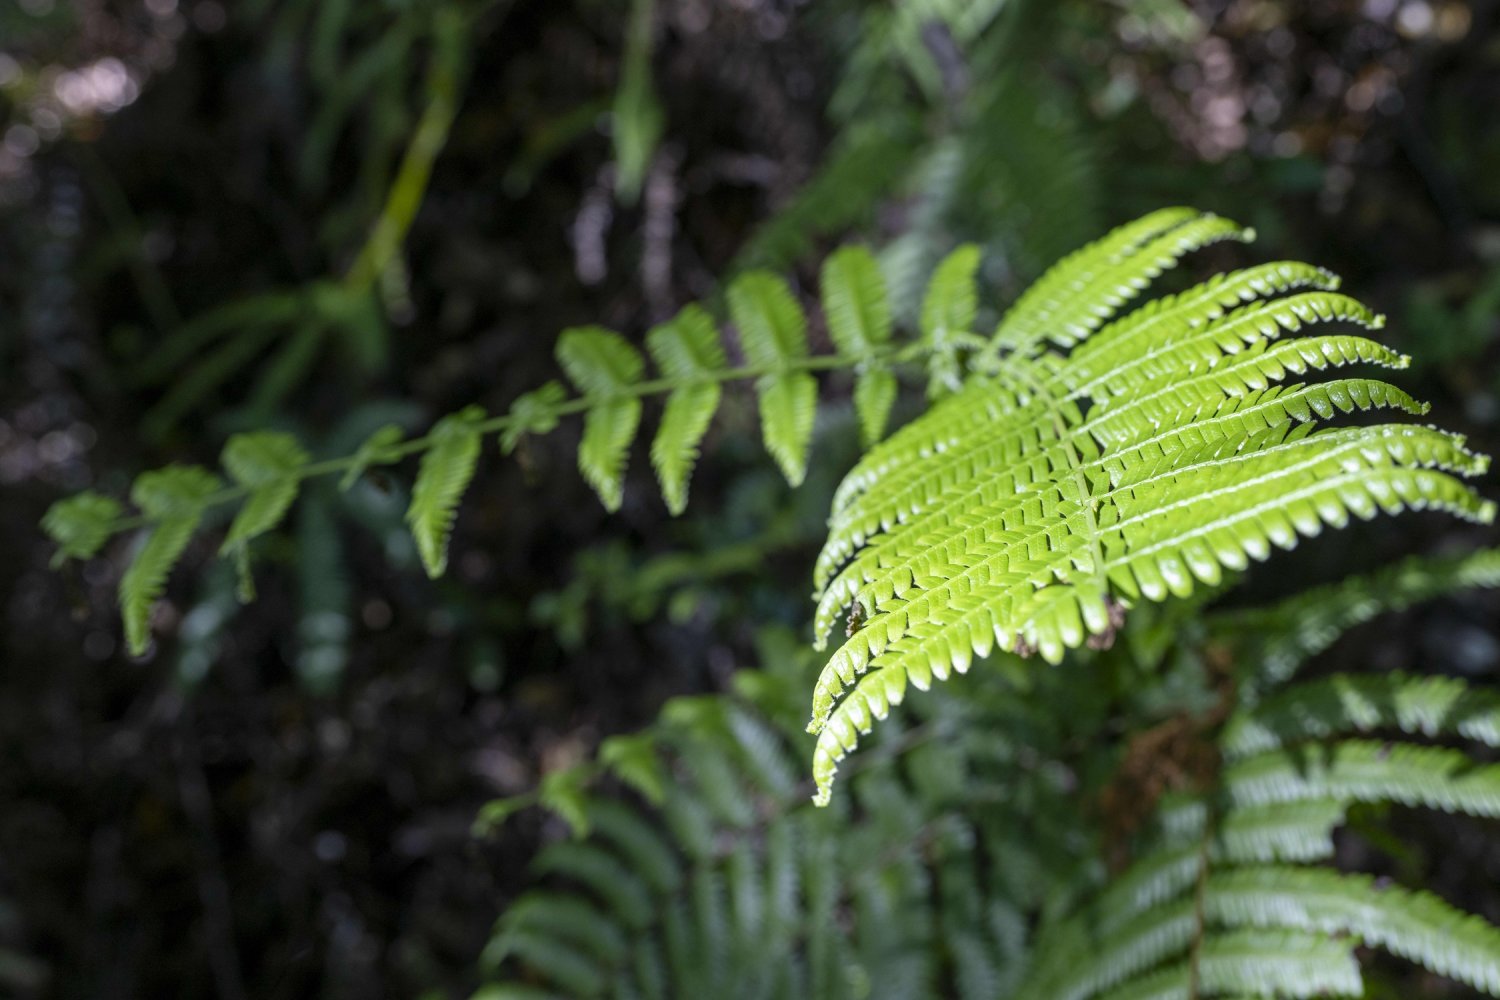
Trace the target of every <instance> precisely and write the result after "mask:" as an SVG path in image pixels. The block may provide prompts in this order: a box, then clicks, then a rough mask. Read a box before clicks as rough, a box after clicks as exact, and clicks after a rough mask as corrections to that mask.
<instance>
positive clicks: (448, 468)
mask: <svg viewBox="0 0 1500 1000" xmlns="http://www.w3.org/2000/svg"><path fill="white" fill-rule="evenodd" d="M483 420H484V410H482V409H480V408H479V407H477V406H469V407H465V408H464V409H462V410H460V411H459V412H457V413H453V414H449V415H448V416H446V417H444V418H443V419H442V420H440V421H438V423H437V425H436V426H435V427H433V429H432V435H431V436H432V440H433V445H432V447H431V448H429V449H428V450H427V451H426V452H425V453H424V454H423V455H422V463H421V465H420V466H419V467H418V470H417V481H416V483H415V484H413V486H412V491H411V505H410V506H409V507H407V510H406V523H407V525H408V526H409V527H410V528H411V533H412V538H414V539H415V540H416V543H417V552H418V553H419V554H420V555H421V557H422V566H423V568H425V569H426V570H427V575H428V576H429V577H432V578H433V579H437V578H438V577H440V576H442V575H443V573H444V572H445V571H446V570H447V568H448V536H449V535H450V534H451V533H452V531H453V518H454V515H455V513H456V512H457V510H458V502H459V501H460V500H462V499H463V495H464V491H465V490H467V489H468V488H469V481H470V480H472V479H473V478H474V469H475V467H476V466H477V465H478V464H479V447H480V431H479V426H478V425H479V424H480V422H482V421H483Z"/></svg>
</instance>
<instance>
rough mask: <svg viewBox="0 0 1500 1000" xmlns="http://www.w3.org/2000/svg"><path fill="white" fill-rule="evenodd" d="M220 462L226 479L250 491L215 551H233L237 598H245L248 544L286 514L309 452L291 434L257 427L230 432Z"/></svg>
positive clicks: (250, 591)
mask: <svg viewBox="0 0 1500 1000" xmlns="http://www.w3.org/2000/svg"><path fill="white" fill-rule="evenodd" d="M220 461H221V462H222V463H223V465H224V468H225V470H226V471H227V472H228V473H229V478H230V479H232V480H234V482H235V483H236V484H237V485H239V486H243V487H244V488H245V489H247V490H249V495H248V496H246V497H245V503H244V505H243V506H242V507H240V510H239V513H237V514H236V515H235V517H234V522H233V523H232V524H230V526H229V533H228V534H227V535H225V536H224V544H223V545H222V546H220V548H219V554H220V555H234V556H236V558H238V559H239V560H240V565H241V567H242V569H241V577H240V599H241V600H243V601H248V600H250V599H252V597H253V596H254V589H253V586H252V585H251V583H250V577H249V570H248V567H247V566H246V550H247V547H248V546H249V544H250V542H251V540H252V539H255V538H258V537H259V536H261V535H263V534H265V533H266V532H268V531H271V530H273V529H274V528H275V527H276V526H277V525H278V524H280V523H281V521H282V519H283V518H284V517H286V512H287V508H289V507H290V506H291V505H292V501H293V500H295V499H296V498H297V488H298V486H299V485H300V482H299V480H298V479H297V476H296V472H297V470H298V469H300V468H301V467H302V466H304V465H306V464H307V461H308V456H307V452H306V451H304V450H303V448H302V445H301V444H299V443H298V442H297V439H296V438H294V437H293V436H292V435H290V434H284V433H280V432H277V431H256V432H254V433H249V434H236V435H234V436H233V437H231V438H230V439H229V441H228V442H227V443H226V444H225V445H224V453H223V455H222V456H221V457H220Z"/></svg>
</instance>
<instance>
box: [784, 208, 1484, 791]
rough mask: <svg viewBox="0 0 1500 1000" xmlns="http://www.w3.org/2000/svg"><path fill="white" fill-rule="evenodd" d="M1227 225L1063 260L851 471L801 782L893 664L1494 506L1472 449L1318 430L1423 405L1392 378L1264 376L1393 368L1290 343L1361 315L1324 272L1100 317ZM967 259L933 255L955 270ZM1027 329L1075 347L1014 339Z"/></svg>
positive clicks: (1064, 635)
mask: <svg viewBox="0 0 1500 1000" xmlns="http://www.w3.org/2000/svg"><path fill="white" fill-rule="evenodd" d="M1245 236H1246V233H1245V232H1244V231H1243V230H1241V229H1240V228H1239V227H1238V226H1236V225H1234V224H1233V223H1230V222H1228V221H1227V220H1223V219H1218V218H1216V217H1212V216H1206V217H1198V216H1196V215H1195V214H1194V213H1184V212H1180V211H1169V212H1165V213H1157V214H1156V215H1154V216H1151V217H1148V218H1147V219H1146V220H1142V222H1140V223H1135V224H1132V225H1131V226H1127V227H1124V228H1123V229H1121V230H1120V231H1118V232H1117V233H1115V234H1112V235H1111V236H1109V237H1106V238H1105V239H1104V240H1102V241H1100V242H1099V243H1097V244H1095V245H1093V246H1092V247H1089V248H1086V249H1085V250H1084V251H1081V252H1080V253H1079V254H1077V255H1074V256H1073V257H1070V258H1068V259H1067V260H1065V261H1064V262H1063V263H1062V264H1060V265H1058V267H1057V268H1056V269H1055V272H1054V273H1050V274H1049V275H1048V276H1045V277H1043V278H1042V279H1041V280H1040V281H1039V282H1038V283H1037V286H1036V289H1037V291H1035V292H1034V293H1028V294H1027V295H1026V296H1023V297H1022V300H1021V301H1020V302H1019V303H1018V304H1017V306H1016V307H1015V310H1013V315H1014V316H1015V319H1014V323H1012V324H1011V325H1007V324H1006V323H1002V324H1001V333H999V334H997V336H996V338H995V340H994V341H992V343H991V345H990V346H991V348H992V349H995V350H999V351H1004V350H1007V349H1009V350H1011V351H1012V353H1010V354H1008V355H1003V356H1002V355H999V354H997V355H996V360H995V363H994V367H993V374H992V375H988V376H983V375H977V376H973V377H971V378H970V380H969V382H968V383H967V384H966V385H964V386H963V387H962V388H960V389H959V390H958V391H957V392H955V393H954V394H953V395H952V396H951V397H949V398H947V399H945V400H943V401H941V402H940V403H938V404H937V405H935V406H934V407H932V409H931V410H930V411H929V412H928V413H927V414H926V415H924V416H923V417H921V418H920V419H918V420H917V421H915V422H913V423H912V424H910V425H908V426H907V427H905V428H902V429H901V430H900V431H898V432H897V433H896V434H894V435H892V436H891V437H890V438H889V439H888V440H887V441H886V442H884V443H882V444H881V445H879V446H877V447H876V448H874V449H872V450H871V452H870V454H869V455H868V456H866V458H865V459H864V460H862V461H861V462H860V463H859V465H858V466H856V468H855V469H854V470H853V471H852V472H851V473H850V475H849V477H848V478H847V479H846V481H845V483H844V485H843V486H841V487H840V488H839V490H838V492H837V493H836V495H835V498H834V505H833V514H832V516H831V518H830V522H829V534H828V541H827V543H826V544H825V546H824V550H823V552H822V554H821V555H820V556H819V559H818V563H817V567H816V570H815V582H816V585H817V587H818V591H819V592H818V595H817V597H818V610H817V614H816V617H815V629H816V638H817V641H818V643H819V644H820V645H821V644H822V642H823V641H824V639H825V637H826V635H827V634H828V632H829V631H830V630H831V629H832V628H833V626H834V624H835V622H836V621H837V620H838V618H839V616H840V615H841V614H842V613H843V611H844V609H846V608H849V607H850V606H851V605H857V606H858V608H859V610H860V612H861V613H860V614H859V615H858V616H857V617H859V618H862V619H863V626H862V627H860V628H859V629H858V630H857V631H854V632H853V633H852V634H851V635H850V636H849V637H848V639H847V640H846V641H845V642H844V643H843V644H842V646H841V647H840V648H839V649H838V650H837V651H836V652H835V653H834V654H833V656H832V657H831V658H830V660H829V662H828V665H827V667H826V668H825V669H824V671H823V673H822V675H821V676H820V678H819V680H818V683H817V686H816V688H815V690H814V696H813V711H812V720H811V723H810V724H809V727H808V728H809V730H810V731H811V732H814V733H817V734H818V736H819V740H818V745H817V748H816V750H815V754H814V764H813V768H814V775H815V778H816V780H817V786H818V792H817V794H816V796H815V798H816V800H817V801H819V802H826V801H827V795H828V789H829V782H830V781H831V779H832V775H833V773H834V769H835V768H836V766H837V762H838V760H839V759H841V758H842V757H843V756H844V755H845V754H846V753H847V752H848V751H849V750H851V749H853V748H854V746H855V745H856V743H857V741H858V738H859V736H860V734H862V733H864V732H868V731H869V729H870V727H871V726H872V725H873V724H874V722H875V721H876V720H878V719H881V718H884V717H885V716H886V714H887V712H888V711H889V709H890V706H891V705H894V704H897V703H899V702H900V701H901V700H902V699H903V698H904V696H905V693H906V690H907V687H908V685H909V684H910V685H915V686H916V687H917V688H918V689H923V690H925V689H926V688H927V687H928V686H929V685H930V684H931V683H932V681H933V679H938V680H941V679H944V678H946V677H947V676H949V675H950V674H951V673H954V672H958V673H962V672H964V671H966V670H967V669H968V668H969V665H970V663H971V662H972V660H973V658H974V657H983V656H986V655H988V653H989V652H990V651H991V650H992V649H995V648H997V647H998V648H1002V649H1011V650H1014V651H1019V652H1023V653H1030V652H1036V653H1039V654H1040V655H1041V656H1042V657H1043V658H1044V659H1046V660H1047V661H1048V662H1052V663H1056V662H1058V661H1060V660H1061V659H1062V657H1063V655H1064V654H1065V652H1066V651H1067V650H1069V649H1072V648H1076V647H1078V646H1081V645H1083V644H1084V643H1085V642H1088V641H1090V639H1091V637H1093V636H1100V635H1105V634H1107V633H1110V632H1111V631H1112V630H1113V629H1114V628H1115V627H1116V618H1117V615H1118V613H1119V610H1120V609H1121V608H1128V607H1130V606H1131V605H1132V604H1135V603H1138V602H1140V601H1161V600H1165V599H1167V598H1169V597H1173V596H1177V597H1186V596H1188V595H1190V594H1192V593H1193V592H1194V591H1195V590H1196V589H1197V588H1198V587H1199V586H1200V585H1207V586H1216V585H1218V583H1219V582H1220V581H1221V579H1222V575H1223V571H1224V570H1226V569H1227V570H1239V569H1243V568H1244V567H1245V566H1247V565H1248V563H1249V562H1250V561H1252V560H1263V559H1266V558H1268V557H1269V556H1270V554H1271V552H1272V551H1273V550H1274V549H1276V548H1282V549H1287V548H1291V547H1293V546H1294V545H1296V544H1297V542H1298V540H1299V539H1300V538H1303V537H1308V536H1311V535H1316V534H1318V533H1320V532H1321V531H1322V530H1323V529H1324V528H1325V527H1335V528H1338V527H1343V526H1344V525H1345V524H1347V523H1348V522H1349V520H1350V519H1351V517H1358V518H1369V517H1372V516H1374V515H1376V514H1378V513H1380V512H1387V513H1398V512H1400V511H1403V510H1421V509H1435V510H1443V511H1447V512H1449V513H1452V514H1455V515H1457V516H1460V517H1464V518H1468V519H1471V520H1475V521H1481V522H1488V521H1489V520H1491V519H1493V517H1494V505H1493V504H1491V503H1489V502H1487V501H1484V500H1482V499H1481V498H1480V497H1479V496H1478V495H1477V494H1476V493H1475V492H1474V491H1473V490H1472V489H1470V488H1469V487H1467V486H1465V485H1464V484H1463V483H1462V482H1461V481H1460V479H1461V478H1464V477H1472V476H1475V475H1478V474H1480V473H1482V472H1483V471H1484V470H1485V469H1486V468H1487V466H1488V459H1487V458H1486V457H1485V456H1481V455H1476V454H1474V453H1472V452H1470V451H1469V450H1467V449H1466V448H1465V447H1464V441H1463V439H1462V438H1460V437H1458V436H1456V435H1451V434H1445V433H1443V432H1441V431H1438V430H1434V429H1431V428H1425V427H1415V426H1409V425H1400V424H1393V425H1376V426H1360V427H1348V428H1323V427H1321V426H1320V425H1321V424H1322V423H1324V422H1325V421H1329V420H1332V419H1335V418H1337V417H1339V416H1341V415H1343V414H1351V413H1358V412H1361V411H1369V410H1375V409H1382V408H1385V409H1395V410H1402V411H1405V412H1408V413H1415V414H1420V413H1424V412H1426V407H1425V406H1424V405H1423V404H1419V403H1418V402H1416V401H1415V400H1413V399H1412V398H1411V397H1410V396H1408V395H1407V394H1406V393H1404V392H1402V391H1401V390H1399V389H1397V388H1395V387H1394V386H1391V385H1389V384H1387V383H1385V382H1381V381H1378V380H1375V379H1369V378H1341V379H1334V380H1330V381H1323V382H1313V383H1309V384H1292V385H1282V384H1279V383H1281V382H1283V381H1284V380H1285V379H1287V378H1288V377H1290V376H1291V375H1300V374H1305V373H1308V372H1312V371H1324V370H1327V369H1331V368H1335V367H1339V366H1343V365H1351V364H1378V365H1384V366H1387V367H1392V368H1400V367H1404V366H1405V364H1406V359H1405V358H1404V357H1402V356H1401V355H1399V354H1396V353H1395V352H1392V351H1390V350H1388V349H1386V348H1383V347H1381V346H1380V345H1379V344H1376V343H1375V342H1373V341H1371V340H1368V339H1366V338H1363V337H1358V336H1351V335H1347V334H1331V335H1324V336H1316V337H1300V338H1290V337H1287V335H1289V334H1296V333H1299V332H1300V331H1302V330H1303V329H1304V328H1305V327H1308V326H1309V325H1312V324H1321V323H1331V322H1348V323H1355V324H1358V325H1361V326H1364V327H1366V328H1371V329H1373V328H1378V327H1379V326H1380V324H1381V319H1380V317H1378V316H1376V315H1375V314H1373V313H1371V312H1370V311H1369V310H1367V309H1366V308H1365V307H1364V306H1362V305H1360V304H1359V303H1358V302H1356V301H1355V300H1353V299H1350V298H1348V297H1347V296H1343V295H1339V294H1337V293H1335V292H1333V291H1331V290H1329V289H1330V288H1331V287H1332V286H1333V285H1334V284H1335V281H1334V279H1333V278H1332V276H1331V275H1328V274H1327V273H1326V272H1323V271H1321V270H1320V269H1317V268H1310V267H1307V266H1306V265H1295V264H1286V263H1281V264H1273V265H1267V266H1265V267H1262V268H1251V269H1249V270H1246V271H1240V272H1235V273H1233V274H1230V275H1226V276H1224V277H1222V278H1218V279H1213V280H1210V281H1208V282H1205V283H1203V284H1201V285H1199V286H1196V287H1195V288H1192V289H1189V290H1188V291H1187V292H1184V293H1182V294H1180V295H1177V296H1174V297H1171V298H1170V299H1163V300H1159V301H1158V302H1157V303H1155V304H1148V305H1146V306H1143V307H1141V308H1140V309H1138V310H1136V311H1135V312H1133V313H1129V314H1127V315H1125V316H1123V317H1122V318H1117V319H1116V318H1113V314H1114V312H1115V311H1116V310H1117V309H1118V308H1119V307H1120V306H1121V305H1123V304H1124V303H1125V302H1126V301H1127V300H1129V299H1130V298H1132V297H1134V296H1136V295H1138V294H1139V293H1140V291H1141V289H1143V288H1144V287H1145V285H1146V283H1147V282H1148V280H1149V279H1150V278H1152V277H1154V276H1155V275H1156V274H1158V273H1160V271H1161V270H1162V269H1163V268H1165V267H1166V266H1169V265H1170V264H1171V263H1173V262H1174V261H1175V260H1176V259H1177V258H1178V257H1179V256H1181V254H1182V253H1185V252H1187V251H1188V250H1190V249H1193V248H1195V247H1198V246H1202V245H1204V244H1205V243H1208V242H1213V241H1215V240H1218V239H1224V238H1244V237H1245ZM964 263H965V262H964V261H963V260H962V259H959V260H958V262H957V263H954V264H952V265H951V266H952V268H953V272H952V273H953V274H954V275H959V276H961V277H964V278H967V275H968V273H969V271H968V270H967V268H966V267H964V268H961V267H960V266H959V265H960V264H964ZM950 281H951V282H954V283H956V286H957V287H959V288H960V289H962V288H963V287H965V285H966V282H965V281H959V280H958V278H957V277H954V278H949V277H947V276H945V275H940V276H939V279H937V280H935V281H934V287H935V288H937V287H940V286H942V285H944V284H946V283H948V282H950ZM1301 289H1311V290H1306V291H1304V290H1301ZM1287 293H1290V294H1287ZM934 294H936V293H934ZM945 294H946V296H947V298H948V299H951V300H953V302H956V304H951V305H949V306H946V307H944V308H943V309H937V308H934V309H933V310H929V312H930V313H933V314H935V315H940V316H944V317H947V318H946V319H943V320H941V321H939V320H929V322H928V325H929V326H931V327H933V328H934V329H936V328H937V327H938V326H941V327H943V328H944V329H953V328H954V327H955V326H957V325H961V324H962V322H972V320H971V317H972V313H973V307H972V306H971V304H970V302H969V300H967V299H966V298H965V293H963V292H962V291H958V292H952V293H945ZM1277 296H1284V297H1277ZM1007 322H1009V320H1008V321H1007ZM1084 338H1088V339H1086V340H1085V339H1084ZM1043 339H1047V340H1051V341H1052V342H1053V343H1056V344H1059V345H1061V346H1071V347H1072V348H1073V350H1072V351H1071V353H1069V354H1068V355H1066V356H1061V355H1057V354H1047V355H1043V356H1039V357H1034V358H1033V357H1030V356H1028V355H1027V352H1029V351H1030V350H1031V349H1032V347H1034V346H1035V345H1037V344H1039V343H1040V342H1041V340H1043Z"/></svg>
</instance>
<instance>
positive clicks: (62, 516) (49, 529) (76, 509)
mask: <svg viewBox="0 0 1500 1000" xmlns="http://www.w3.org/2000/svg"><path fill="white" fill-rule="evenodd" d="M119 516H120V504H119V501H117V500H114V499H113V498H111V497H107V496H103V495H102V494H99V493H95V492H94V491H93V490H85V491H83V492H82V493H77V494H74V495H73V496H70V497H68V498H67V499H66V500H59V501H57V502H56V503H54V504H53V505H52V506H51V507H49V508H48V509H47V513H46V514H45V515H44V516H43V517H42V530H43V531H45V532H46V533H47V537H48V538H50V539H52V542H53V544H55V545H56V546H57V552H56V554H55V555H53V557H52V567H53V568H54V569H56V568H57V567H58V566H61V565H62V564H63V562H64V561H65V560H68V559H91V558H93V555H94V553H96V552H98V551H99V549H100V548H101V547H102V546H103V545H104V543H105V542H106V541H108V540H109V536H110V535H111V534H113V533H114V524H115V520H116V519H117V518H119Z"/></svg>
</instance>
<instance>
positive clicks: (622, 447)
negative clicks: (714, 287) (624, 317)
mask: <svg viewBox="0 0 1500 1000" xmlns="http://www.w3.org/2000/svg"><path fill="white" fill-rule="evenodd" d="M557 360H558V362H559V363H560V364H561V365H562V366H563V371H565V372H567V373H568V378H569V379H571V380H572V382H573V384H574V385H576V386H577V387H578V390H579V391H580V392H582V393H583V395H584V398H585V400H587V401H588V403H589V409H588V412H587V414H586V415H585V416H584V420H583V439H582V440H581V441H580V442H579V444H578V470H579V471H580V472H581V473H583V478H584V479H585V480H587V482H588V484H589V485H590V486H592V487H593V488H594V492H595V493H597V494H599V499H600V501H601V502H602V503H603V504H604V507H605V509H606V510H610V511H615V510H619V509H620V504H621V503H623V502H624V499H625V494H624V479H625V462H626V459H627V458H628V457H629V451H630V442H631V441H633V440H635V430H636V427H637V426H638V425H639V424H640V421H641V401H640V399H639V398H637V397H635V396H632V395H629V394H628V390H629V388H630V386H631V385H632V384H633V383H635V382H638V381H640V378H641V375H642V373H643V372H644V371H645V362H644V361H643V360H642V359H641V355H640V352H639V351H637V350H636V349H635V348H634V347H632V346H630V344H629V343H627V342H626V341H625V338H624V337H621V336H620V335H619V334H618V333H615V332H614V331H613V330H606V329H604V328H603V327H598V326H582V327H572V328H570V329H567V330H564V331H563V332H562V334H561V335H560V336H559V337H558V340H557Z"/></svg>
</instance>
